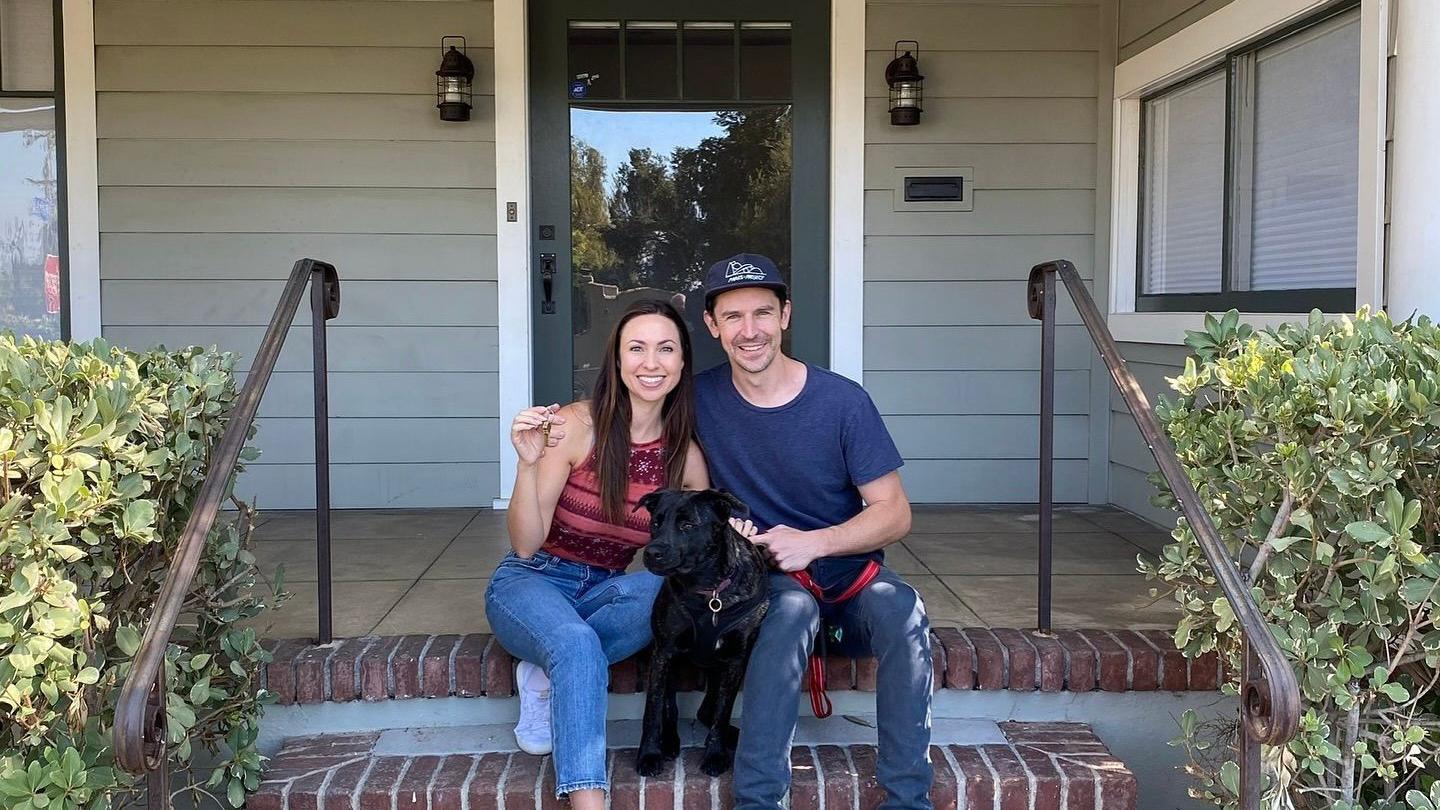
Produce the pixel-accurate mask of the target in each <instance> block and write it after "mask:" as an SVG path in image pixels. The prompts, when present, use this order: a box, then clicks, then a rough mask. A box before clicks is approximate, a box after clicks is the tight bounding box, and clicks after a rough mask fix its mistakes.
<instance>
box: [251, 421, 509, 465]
mask: <svg viewBox="0 0 1440 810" xmlns="http://www.w3.org/2000/svg"><path fill="white" fill-rule="evenodd" d="M257 424H258V425H259V430H257V431H256V435H255V438H254V439H252V440H251V442H250V444H251V445H253V446H255V447H257V448H259V450H260V459H259V460H258V461H252V462H250V466H251V467H252V468H255V467H261V466H264V465H273V464H313V463H314V462H315V427H314V426H315V420H314V419H313V418H312V419H303V418H298V417H274V418H267V419H263V420H260V421H259V422H258V423H257ZM329 424H330V461H331V463H332V464H437V463H463V462H469V461H471V460H472V459H477V458H494V457H497V456H498V455H499V453H500V447H499V437H500V433H499V427H500V426H499V420H498V419H494V418H474V417H457V418H433V417H432V418H411V417H403V416H401V417H394V418H390V419H377V418H363V417H362V418H348V419H331V420H330V423H329Z"/></svg>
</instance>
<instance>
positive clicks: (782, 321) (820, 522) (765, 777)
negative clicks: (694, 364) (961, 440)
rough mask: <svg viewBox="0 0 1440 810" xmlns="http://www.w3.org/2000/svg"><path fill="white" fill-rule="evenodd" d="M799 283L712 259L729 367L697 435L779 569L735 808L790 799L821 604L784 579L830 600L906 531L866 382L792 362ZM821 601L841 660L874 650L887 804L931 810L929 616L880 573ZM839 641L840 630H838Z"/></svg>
mask: <svg viewBox="0 0 1440 810" xmlns="http://www.w3.org/2000/svg"><path fill="white" fill-rule="evenodd" d="M790 314H791V305H790V300H789V290H788V288H787V287H786V285H785V282H784V281H783V279H782V278H781V276H780V272H779V270H778V269H776V267H775V264H774V262H772V261H770V259H768V258H766V257H764V256H760V255H756V254H747V253H742V254H740V255H738V256H732V257H731V258H729V259H725V260H723V261H720V262H718V263H716V264H715V265H714V266H712V267H711V268H710V271H709V273H708V275H707V277H706V284H705V324H706V326H707V327H708V328H709V330H710V334H711V335H713V336H714V337H716V338H717V339H719V341H720V345H721V347H722V348H723V349H724V351H725V354H726V356H727V357H728V358H729V360H730V362H729V364H728V365H721V366H717V367H715V368H712V369H710V370H708V371H706V372H704V373H702V374H699V375H697V376H696V378H695V397H696V409H697V412H698V420H699V431H700V440H701V443H702V444H703V445H704V448H705V455H706V459H707V461H708V462H709V466H710V479H711V481H712V482H713V484H714V486H716V487H717V488H722V489H727V490H729V491H730V492H732V493H734V494H735V495H737V496H739V498H740V499H741V500H743V501H744V502H745V503H746V504H748V505H749V506H750V509H751V519H752V520H753V521H754V522H755V525H756V527H757V528H758V529H759V532H760V533H759V534H757V535H756V536H755V537H754V538H753V540H754V542H755V543H757V544H760V545H763V546H765V548H766V549H767V550H768V552H769V554H770V556H771V557H772V558H773V559H774V561H775V563H776V565H777V566H778V568H779V569H780V570H781V571H782V572H785V573H774V574H772V575H771V582H770V588H771V597H770V608H769V612H768V613H767V614H766V616H765V620H764V623H763V624H762V625H761V629H760V636H759V639H758V640H757V641H756V644H755V648H754V650H753V651H752V652H751V655H750V665H749V669H748V670H747V673H746V676H745V683H744V689H743V695H744V697H743V699H742V700H743V702H742V704H741V717H740V743H739V748H738V750H737V752H736V758H735V775H734V796H735V806H736V807H738V808H761V807H763V808H774V807H778V806H780V802H781V801H782V799H783V797H784V795H785V792H786V790H787V789H788V787H789V782H790V745H791V742H792V740H793V738H794V734H795V722H796V719H797V715H798V713H799V707H798V704H799V696H800V683H801V677H802V675H803V674H804V672H805V669H806V663H807V660H808V656H809V654H810V652H811V646H812V644H813V642H814V640H815V637H816V634H817V632H819V631H820V629H821V624H822V622H821V614H822V606H821V604H820V603H819V602H817V600H816V599H815V597H813V596H812V595H811V594H810V592H808V591H807V590H805V589H804V588H803V587H802V586H801V585H800V584H799V583H797V582H796V581H795V580H794V579H792V578H791V577H790V576H789V572H794V571H801V570H807V569H808V570H809V572H810V573H811V575H812V576H813V577H814V579H815V580H816V582H817V583H818V584H820V585H822V586H824V587H825V589H826V593H827V595H833V594H838V593H839V592H842V591H844V590H845V587H846V586H847V585H848V584H849V583H851V582H853V581H854V579H855V577H856V575H858V574H859V572H860V571H861V569H862V568H863V567H864V565H865V563H866V562H867V561H868V560H871V559H874V560H877V561H883V559H884V552H883V551H882V549H884V547H885V546H887V545H889V544H890V543H893V542H895V541H896V540H899V539H900V538H901V537H903V536H904V535H905V534H906V533H907V532H908V531H909V530H910V502H909V501H908V500H907V499H906V497H905V488H904V487H903V486H902V485H901V483H900V473H899V468H900V466H901V465H902V464H903V463H904V462H903V460H902V459H901V458H900V453H899V452H898V451H897V450H896V449H895V443H894V442H893V441H892V440H891V438H890V434H889V432H888V431H887V430H886V428H885V423H884V422H883V421H882V420H881V418H880V413H879V411H878V410H876V408H875V404H874V403H873V402H871V400H870V397H869V395H868V394H866V393H865V391H864V389H862V388H861V387H860V386H858V385H856V384H855V383H854V382H852V381H850V380H848V379H845V378H844V377H841V376H840V375H838V374H834V373H832V372H830V371H827V370H825V369H822V368H818V367H815V366H811V365H808V364H806V363H803V362H801V361H799V360H796V359H794V358H792V357H789V356H787V355H786V354H785V353H784V352H783V351H782V350H781V337H782V336H783V335H784V332H785V330H786V329H788V328H789V326H790ZM825 607H826V611H825V612H826V620H827V621H826V624H829V625H832V626H834V627H835V628H838V630H839V631H840V633H839V640H838V643H836V644H831V646H830V648H829V651H830V652H831V653H841V654H866V653H868V654H873V655H874V656H875V657H876V658H877V659H878V669H877V673H876V686H877V691H876V700H875V702H876V710H877V714H878V726H879V740H880V751H879V757H878V763H877V768H876V769H877V771H878V776H879V781H880V784H881V786H882V787H884V789H885V791H886V794H887V797H886V800H885V803H884V805H883V806H884V807H888V808H927V809H928V808H930V807H931V804H930V800H929V792H930V781H931V769H930V762H929V746H930V690H931V681H932V678H933V675H932V670H931V658H930V635H929V623H928V621H927V620H926V618H925V607H924V604H923V603H922V602H921V600H920V597H919V595H918V594H917V593H916V592H915V589H914V588H912V587H910V586H909V585H907V584H906V583H905V582H904V581H903V580H902V579H901V578H900V577H899V576H898V575H897V574H896V573H895V572H893V571H891V570H890V569H888V568H882V569H881V570H880V574H879V576H877V577H876V578H875V579H874V580H873V581H872V582H871V583H870V584H869V585H868V586H867V587H865V589H864V590H863V591H861V592H860V593H859V594H858V595H857V596H855V597H854V598H852V599H850V600H849V601H847V602H844V603H842V604H839V605H835V606H829V605H827V606H825ZM832 638H833V636H832Z"/></svg>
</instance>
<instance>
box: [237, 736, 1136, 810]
mask: <svg viewBox="0 0 1440 810" xmlns="http://www.w3.org/2000/svg"><path fill="white" fill-rule="evenodd" d="M999 727H1000V730H1001V732H1002V733H1003V735H1004V737H1005V742H1004V743H996V744H984V745H935V746H932V747H931V749H930V759H931V763H932V766H933V767H934V769H935V781H934V786H933V788H932V789H931V792H930V795H931V798H932V800H933V801H934V803H935V807H936V808H937V810H947V808H992V807H993V808H1000V810H1059V809H1060V808H1085V810H1097V808H1104V810H1133V808H1134V807H1135V803H1136V783H1135V776H1134V774H1132V773H1131V772H1130V770H1129V769H1128V768H1126V767H1125V763H1123V762H1121V761H1120V760H1118V759H1116V758H1115V757H1114V756H1113V755H1112V754H1111V753H1110V751H1109V749H1107V748H1106V747H1105V744H1104V743H1102V742H1101V741H1100V739H1099V738H1097V737H1096V736H1095V734H1094V733H1093V732H1092V731H1091V729H1090V727H1089V726H1086V725H1084V724H1080V723H1001V724H999ZM379 738H380V734H379V733H378V732H377V733H367V734H335V735H325V736H318V737H296V738H291V739H289V740H286V741H285V744H284V746H283V747H282V749H281V751H280V753H279V754H278V755H277V756H276V757H275V758H274V759H272V760H271V762H270V765H269V768H268V769H267V770H266V773H265V776H264V780H263V781H262V782H261V784H260V788H259V790H258V791H257V792H256V793H255V794H254V795H252V796H251V797H250V799H249V801H248V802H247V804H246V806H247V807H248V808H250V810H300V809H301V808H305V810H310V808H317V807H351V808H356V809H357V810H392V809H393V810H420V808H425V809H426V810H460V808H480V807H501V806H503V807H505V808H507V810H514V808H522V807H535V808H562V807H565V806H567V805H566V804H564V803H562V802H559V801H557V800H556V799H555V797H554V784H555V782H554V778H555V776H554V769H553V768H552V767H551V763H550V758H549V757H536V756H531V755H529V754H523V753H518V752H516V753H508V752H501V753H495V752H492V753H484V754H475V753H453V754H443V755H442V754H434V753H432V754H425V755H413V756H399V755H397V756H384V755H378V754H376V753H375V747H376V742H377V741H378V740H379ZM790 757H791V768H792V770H791V774H792V780H793V781H792V788H791V791H792V796H791V804H790V806H791V807H793V808H807V809H808V808H827V807H828V808H854V807H860V808H872V807H875V806H877V805H878V804H879V803H880V801H881V799H882V798H883V792H882V791H881V790H880V787H879V785H878V784H877V783H876V780H875V748H874V746H869V745H848V746H837V745H814V746H810V745H802V746H796V747H795V748H793V749H791V755H790ZM633 762H634V749H618V750H612V751H611V753H610V764H609V772H610V781H611V797H610V798H611V803H610V806H611V807H612V808H615V810H631V809H632V808H634V810H638V809H639V808H642V807H644V808H660V807H664V808H685V810H698V809H699V808H717V809H718V808H727V807H730V806H731V805H732V804H733V802H732V801H731V794H730V777H729V775H728V774H727V775H725V776H723V777H720V778H714V779H712V778H711V777H708V776H706V775H704V774H703V773H701V772H700V768H699V762H700V750H699V749H696V748H687V749H685V750H684V751H683V752H682V753H681V756H680V758H679V759H678V760H676V762H675V763H674V764H672V766H671V767H670V768H669V769H668V771H667V773H664V774H662V775H660V776H659V777H656V778H654V779H646V778H643V777H640V776H638V775H637V774H636V773H635V770H634V768H633Z"/></svg>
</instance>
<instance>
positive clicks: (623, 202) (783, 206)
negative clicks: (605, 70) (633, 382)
mask: <svg viewBox="0 0 1440 810" xmlns="http://www.w3.org/2000/svg"><path fill="white" fill-rule="evenodd" d="M570 125H571V129H570V133H571V137H570V224H571V234H570V240H571V242H570V243H571V260H572V264H571V266H572V268H573V270H574V273H573V280H574V287H575V289H574V298H573V301H574V312H573V323H574V333H575V337H574V340H575V344H574V348H575V378H574V381H575V395H576V397H583V396H587V395H588V393H589V390H590V387H591V384H592V383H593V381H594V378H595V364H596V362H597V361H598V359H599V353H600V347H601V346H602V345H603V343H604V340H605V337H606V335H607V334H608V332H609V330H610V327H611V325H612V324H613V323H614V321H615V319H616V318H617V317H618V316H619V314H620V313H621V312H622V311H623V310H624V309H625V307H626V306H627V305H628V304H629V303H630V301H631V300H633V299H635V298H664V299H667V300H670V301H672V302H674V303H675V304H676V305H677V306H679V307H680V308H681V309H682V310H683V312H684V315H685V320H686V322H687V323H688V324H689V325H690V329H691V337H692V341H693V343H694V353H695V358H694V364H693V368H694V369H695V370H696V371H701V370H704V369H705V368H708V367H710V366H711V365H714V364H716V363H719V362H723V361H724V353H723V352H722V351H721V350H720V347H719V345H718V344H717V343H716V342H715V341H714V340H713V339H712V338H711V337H710V335H709V333H708V332H707V331H706V329H705V324H704V319H703V317H702V313H703V311H704V301H703V295H702V294H701V293H700V286H701V283H702V280H703V276H704V272H705V269H706V268H707V267H709V266H710V264H712V263H713V262H715V261H717V260H719V259H722V258H724V257H726V256H729V255H732V254H734V253H740V252H751V253H763V254H765V255H767V256H769V257H770V258H772V259H774V260H775V263H776V264H777V265H778V266H779V267H780V272H781V273H782V274H784V276H785V277H786V280H787V281H788V280H789V278H790V188H791V184H790V177H791V145H790V107H789V105H769V106H752V107H744V108H739V109H726V110H708V111H688V110H687V111H679V110H669V111H650V110H643V111H642V110H617V109H609V110H605V109H588V108H583V107H579V106H576V107H573V108H572V109H571V115H570Z"/></svg>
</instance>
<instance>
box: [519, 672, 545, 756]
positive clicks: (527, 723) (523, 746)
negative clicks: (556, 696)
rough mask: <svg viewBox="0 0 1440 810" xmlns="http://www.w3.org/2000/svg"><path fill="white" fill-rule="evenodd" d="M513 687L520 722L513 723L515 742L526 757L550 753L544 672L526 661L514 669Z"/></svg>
mask: <svg viewBox="0 0 1440 810" xmlns="http://www.w3.org/2000/svg"><path fill="white" fill-rule="evenodd" d="M515 685H516V687H517V688H518V689H519V690H520V722H518V723H516V724H515V742H516V743H517V744H518V745H519V746H520V750H521V751H524V752H525V753H527V754H535V755H536V756H540V755H543V754H548V753H550V747H551V742H550V678H549V677H548V676H547V675H546V674H545V670H543V669H541V668H540V667H537V666H535V665H534V664H532V663H530V662H529V661H521V662H520V665H519V666H517V667H516V668H515Z"/></svg>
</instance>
